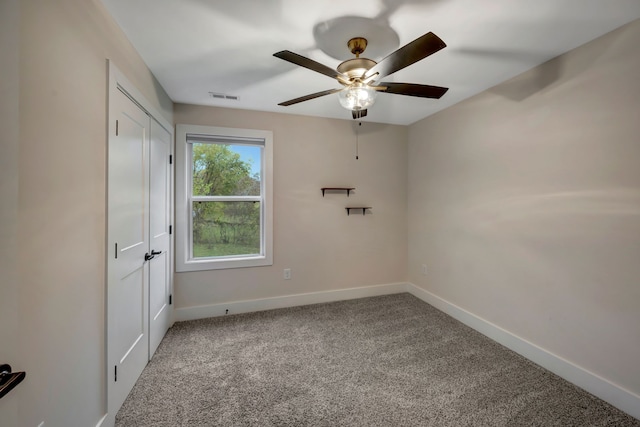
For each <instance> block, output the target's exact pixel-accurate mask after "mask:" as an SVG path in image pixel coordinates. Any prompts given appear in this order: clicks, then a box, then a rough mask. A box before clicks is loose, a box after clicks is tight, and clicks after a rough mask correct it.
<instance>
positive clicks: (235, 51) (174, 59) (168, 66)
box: [102, 0, 640, 125]
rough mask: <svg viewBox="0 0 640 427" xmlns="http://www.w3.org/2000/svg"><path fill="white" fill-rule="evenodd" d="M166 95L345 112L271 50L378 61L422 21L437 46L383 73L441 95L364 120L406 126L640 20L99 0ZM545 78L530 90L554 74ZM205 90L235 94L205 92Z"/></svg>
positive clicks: (607, 0)
mask: <svg viewBox="0 0 640 427" xmlns="http://www.w3.org/2000/svg"><path fill="white" fill-rule="evenodd" d="M102 2H103V3H104V4H105V6H106V7H107V9H108V10H109V11H110V13H111V14H112V15H113V17H114V18H115V20H116V21H117V23H118V24H119V25H120V27H121V28H122V29H123V30H124V32H125V34H126V35H127V37H128V38H129V40H130V41H131V43H132V44H133V46H134V47H135V48H136V50H137V51H138V52H139V53H140V55H141V56H142V58H143V59H144V61H145V63H146V64H147V66H148V67H149V68H150V69H151V71H152V72H153V74H154V75H155V76H156V78H157V79H158V81H159V82H160V84H161V85H162V86H163V87H164V89H165V90H166V91H167V93H168V94H169V96H170V97H171V99H172V100H173V101H174V102H176V103H187V104H197V105H212V106H219V107H227V108H240V109H246V110H261V111H273V112H281V113H291V114H302V115H309V116H318V117H329V118H338V119H349V120H351V113H350V112H349V111H348V110H345V109H344V108H342V107H341V106H340V104H339V103H338V96H337V94H332V95H328V96H324V97H321V98H316V99H313V100H310V101H306V102H302V103H299V104H295V105H292V106H289V107H282V106H278V105H277V104H278V103H280V102H283V101H287V100H290V99H292V98H297V97H300V96H303V95H307V94H311V93H314V92H320V91H323V90H327V89H334V88H339V87H340V85H339V84H338V83H337V81H336V80H333V79H331V78H329V77H327V76H325V75H322V74H319V73H316V72H314V71H311V70H309V69H306V68H302V67H299V66H296V65H293V64H291V63H289V62H285V61H283V60H281V59H279V58H276V57H274V56H273V54H274V53H275V52H278V51H281V50H290V51H293V52H295V53H298V54H301V55H303V56H306V57H308V58H311V59H313V60H315V61H318V62H320V63H322V64H325V65H327V66H329V67H331V68H335V67H337V65H338V64H339V63H340V62H341V61H343V60H346V59H349V58H352V57H353V55H352V54H351V52H349V49H348V48H347V41H348V40H349V39H350V38H352V37H359V36H364V37H365V38H367V39H368V40H369V45H368V47H367V49H366V51H365V53H364V54H363V55H362V56H364V57H368V58H371V59H374V60H377V61H379V60H380V59H382V58H383V57H385V56H386V55H388V54H389V53H391V52H392V51H394V50H395V49H397V48H398V47H400V46H403V45H405V44H407V43H409V42H411V41H412V40H414V39H416V38H418V37H420V36H422V35H423V34H425V33H427V32H429V31H431V32H433V33H435V34H436V35H438V36H439V37H440V38H441V39H442V40H444V42H445V43H446V44H447V47H446V48H444V49H443V50H440V51H439V52H436V53H435V54H433V55H432V56H429V57H427V58H425V59H423V60H422V61H420V62H417V63H415V64H413V65H410V66H408V67H407V68H405V69H403V70H400V71H398V72H396V73H395V74H393V75H391V76H389V77H386V78H385V79H384V80H385V81H395V82H407V83H418V84H428V85H436V86H444V87H448V88H450V89H449V91H448V92H447V93H446V94H445V95H444V96H443V97H442V98H441V99H439V100H434V99H425V98H416V97H409V96H402V95H394V94H384V93H381V94H380V95H379V96H378V97H377V100H376V103H375V105H373V106H372V107H371V108H370V109H369V114H368V116H367V117H366V118H365V119H363V121H372V122H379V123H390V124H401V125H408V124H411V123H414V122H416V121H418V120H420V119H422V118H424V117H427V116H429V115H431V114H434V113H436V112H438V111H440V110H442V109H444V108H447V107H449V106H451V105H453V104H456V103H458V102H460V101H462V100H464V99H466V98H469V97H470V96H473V95H475V94H477V93H479V92H482V91H484V90H486V89H489V88H491V87H493V86H495V85H497V84H499V83H501V82H503V81H505V80H507V79H509V78H511V77H514V76H516V75H518V74H520V73H522V72H524V71H526V70H528V69H531V68H533V67H535V66H536V65H538V64H541V63H543V62H546V61H547V60H549V59H551V58H554V57H556V56H558V55H560V54H562V53H564V52H567V51H569V50H571V49H574V48H576V47H578V46H580V45H582V44H584V43H586V42H588V41H590V40H593V39H595V38H597V37H599V36H601V35H603V34H605V33H607V32H609V31H612V30H614V29H616V28H618V27H620V26H622V25H624V24H626V23H627V22H631V21H633V20H635V19H638V18H640V1H638V0H377V1H376V0H369V1H351V2H349V1H344V0H340V1H337V0H315V1H308V0H102ZM561 72H562V70H558V73H557V74H556V75H555V76H551V78H550V77H549V76H545V78H544V79H541V80H540V82H538V83H537V86H536V88H537V89H543V88H544V87H546V86H548V85H550V84H553V80H554V78H557V77H559V76H560V75H561ZM210 93H216V94H219V95H223V96H224V95H230V96H232V97H238V99H237V100H233V99H228V98H213V97H212V96H211V94H210Z"/></svg>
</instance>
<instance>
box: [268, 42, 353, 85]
mask: <svg viewBox="0 0 640 427" xmlns="http://www.w3.org/2000/svg"><path fill="white" fill-rule="evenodd" d="M273 56H275V57H276V58H280V59H284V60H285V61H289V62H291V63H292V64H296V65H299V66H301V67H304V68H308V69H310V70H313V71H315V72H317V73H320V74H324V75H325V76H329V77H331V78H334V79H338V80H341V79H342V80H344V81H346V82H348V81H349V77H347V76H345V75H343V74H342V73H339V72H338V71H336V70H334V69H333V68H329V67H327V66H326V65H323V64H321V63H319V62H316V61H314V60H313V59H309V58H307V57H304V56H302V55H298V54H297V53H293V52H291V51H289V50H283V51H280V52H277V53H274V54H273Z"/></svg>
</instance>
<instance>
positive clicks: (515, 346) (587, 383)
mask: <svg viewBox="0 0 640 427" xmlns="http://www.w3.org/2000/svg"><path fill="white" fill-rule="evenodd" d="M406 290H407V292H409V293H410V294H412V295H414V296H415V297H417V298H420V299H421V300H422V301H424V302H426V303H427V304H429V305H432V306H434V307H435V308H437V309H438V310H440V311H442V312H444V313H446V314H448V315H449V316H451V317H453V318H454V319H457V320H459V321H460V322H462V323H464V324H465V325H467V326H469V327H471V328H473V329H475V330H476V331H478V332H480V333H481V334H483V335H485V336H487V337H489V338H491V339H492V340H494V341H496V342H498V343H500V344H502V345H503V346H505V347H507V348H509V349H511V350H513V351H515V352H516V353H518V354H520V355H522V356H524V357H526V358H527V359H529V360H531V361H532V362H534V363H536V364H538V365H540V366H542V367H543V368H545V369H547V370H549V371H551V372H553V373H554V374H556V375H558V376H559V377H562V378H564V379H565V380H567V381H569V382H571V383H573V384H575V385H577V386H578V387H580V388H582V389H584V390H586V391H588V392H589V393H591V394H593V395H594V396H597V397H599V398H600V399H602V400H604V401H605V402H608V403H610V404H611V405H613V406H615V407H616V408H618V409H620V410H622V411H624V412H626V413H627V414H629V415H631V416H633V417H635V418H638V419H640V396H638V395H637V394H634V393H632V392H630V391H629V390H626V389H624V388H622V387H620V386H618V385H616V384H613V383H611V382H610V381H607V380H606V379H604V378H602V377H599V376H598V375H596V374H594V373H592V372H589V371H587V370H586V369H584V368H581V367H580V366H578V365H575V364H574V363H571V362H570V361H568V360H565V359H563V358H561V357H559V356H556V355H555V354H553V353H551V352H549V351H547V350H545V349H543V348H540V347H538V346H537V345H535V344H532V343H530V342H528V341H526V340H524V339H522V338H520V337H518V336H516V335H514V334H512V333H511V332H509V331H507V330H505V329H502V328H501V327H499V326H497V325H494V324H493V323H491V322H488V321H486V320H484V319H482V318H480V317H478V316H476V315H475V314H472V313H470V312H468V311H466V310H464V309H462V308H460V307H458V306H456V305H454V304H452V303H450V302H448V301H446V300H444V299H442V298H440V297H438V296H436V295H434V294H432V293H431V292H429V291H427V290H424V289H422V288H420V287H418V286H416V285H414V284H412V283H408V284H407V286H406Z"/></svg>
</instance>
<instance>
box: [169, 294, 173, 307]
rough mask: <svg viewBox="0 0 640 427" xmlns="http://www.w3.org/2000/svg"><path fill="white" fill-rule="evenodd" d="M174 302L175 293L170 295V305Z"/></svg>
mask: <svg viewBox="0 0 640 427" xmlns="http://www.w3.org/2000/svg"><path fill="white" fill-rule="evenodd" d="M171 304H173V295H169V305H171Z"/></svg>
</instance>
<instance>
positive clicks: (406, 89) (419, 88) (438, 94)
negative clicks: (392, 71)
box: [373, 82, 449, 99]
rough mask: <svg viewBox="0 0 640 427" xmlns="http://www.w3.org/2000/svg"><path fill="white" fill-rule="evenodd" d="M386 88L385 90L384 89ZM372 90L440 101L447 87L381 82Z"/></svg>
mask: <svg viewBox="0 0 640 427" xmlns="http://www.w3.org/2000/svg"><path fill="white" fill-rule="evenodd" d="M385 87H386V89H384V88H385ZM373 88H374V89H378V88H380V89H379V90H381V91H382V92H386V93H394V94H396V95H407V96H418V97H420V98H433V99H440V98H442V95H444V94H445V93H447V91H448V90H449V88H448V87H440V86H429V85H418V84H413V83H391V82H381V83H378V84H377V86H374V87H373Z"/></svg>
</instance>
